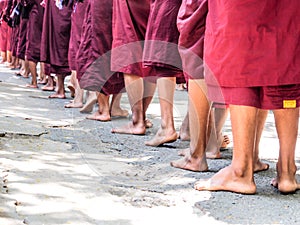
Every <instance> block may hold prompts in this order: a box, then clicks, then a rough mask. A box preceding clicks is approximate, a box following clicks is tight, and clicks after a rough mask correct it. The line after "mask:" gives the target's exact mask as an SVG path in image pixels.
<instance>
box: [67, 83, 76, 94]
mask: <svg viewBox="0 0 300 225" xmlns="http://www.w3.org/2000/svg"><path fill="white" fill-rule="evenodd" d="M67 87H68V88H69V90H70V92H71V97H72V98H74V97H75V88H74V86H73V85H72V84H71V83H69V84H68V85H67Z"/></svg>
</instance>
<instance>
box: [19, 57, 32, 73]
mask: <svg viewBox="0 0 300 225" xmlns="http://www.w3.org/2000/svg"><path fill="white" fill-rule="evenodd" d="M24 68H25V70H24V72H23V73H22V74H21V75H22V76H23V77H24V78H28V77H29V73H30V70H29V62H28V60H27V58H26V57H25V61H24Z"/></svg>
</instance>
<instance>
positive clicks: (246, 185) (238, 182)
mask: <svg viewBox="0 0 300 225" xmlns="http://www.w3.org/2000/svg"><path fill="white" fill-rule="evenodd" d="M194 188H195V189H196V190H198V191H231V192H236V193H241V194H255V192H256V185H255V183H254V180H253V178H252V176H250V177H245V176H244V177H243V176H238V175H237V172H236V171H235V170H234V169H233V168H232V166H228V167H225V168H224V169H221V170H220V171H219V172H218V173H216V174H215V175H214V176H213V177H212V178H210V179H207V180H200V181H198V182H196V183H195V186H194Z"/></svg>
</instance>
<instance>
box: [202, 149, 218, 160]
mask: <svg viewBox="0 0 300 225" xmlns="http://www.w3.org/2000/svg"><path fill="white" fill-rule="evenodd" d="M205 154H206V158H208V159H221V158H222V155H221V152H220V151H215V152H206V153H205Z"/></svg>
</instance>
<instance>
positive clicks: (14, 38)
mask: <svg viewBox="0 0 300 225" xmlns="http://www.w3.org/2000/svg"><path fill="white" fill-rule="evenodd" d="M19 30H20V28H19V25H18V26H16V27H14V28H12V29H11V37H10V51H11V55H12V56H15V57H17V49H18V42H19Z"/></svg>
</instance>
